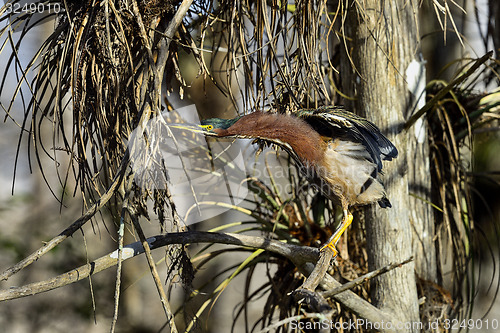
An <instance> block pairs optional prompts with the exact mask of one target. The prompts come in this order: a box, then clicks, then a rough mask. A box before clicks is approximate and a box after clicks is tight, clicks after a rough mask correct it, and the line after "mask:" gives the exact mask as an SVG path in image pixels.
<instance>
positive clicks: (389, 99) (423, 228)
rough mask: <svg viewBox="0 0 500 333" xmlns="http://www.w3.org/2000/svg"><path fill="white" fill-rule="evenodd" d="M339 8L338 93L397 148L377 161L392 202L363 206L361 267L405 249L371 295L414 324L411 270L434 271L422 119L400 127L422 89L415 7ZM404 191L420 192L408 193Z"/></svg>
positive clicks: (367, 0) (369, 2) (374, 3)
mask: <svg viewBox="0 0 500 333" xmlns="http://www.w3.org/2000/svg"><path fill="white" fill-rule="evenodd" d="M347 10H348V14H347V20H346V22H344V28H343V29H344V31H343V33H344V36H345V39H346V41H345V45H346V52H347V53H348V54H343V60H342V72H341V73H342V75H343V76H342V78H343V87H344V91H345V92H346V93H347V94H348V95H350V96H354V97H355V98H356V99H355V100H354V101H353V102H352V105H351V106H352V108H353V109H354V110H355V111H356V112H358V113H360V114H362V115H365V116H366V117H367V118H368V119H369V120H371V121H373V122H374V123H375V124H377V125H378V126H379V127H380V128H381V129H382V131H383V132H384V133H385V134H387V136H388V137H389V139H390V140H391V141H392V142H393V143H394V144H395V145H396V147H397V148H398V150H399V156H398V158H397V159H395V160H393V161H392V162H390V163H386V164H385V165H384V176H383V181H384V182H385V185H386V189H387V193H388V197H389V199H390V200H391V202H392V206H393V207H392V208H390V209H381V208H379V207H375V205H373V207H370V208H368V209H367V210H366V214H365V223H366V232H367V242H368V255H369V266H370V269H376V268H379V267H382V266H384V265H387V264H389V263H395V262H402V261H403V260H405V259H407V258H409V257H411V256H412V255H413V256H415V258H416V261H415V262H412V263H410V264H408V265H405V266H403V267H401V268H398V269H395V270H393V271H391V272H389V273H387V274H384V275H382V276H380V277H378V278H376V279H375V280H374V281H373V285H372V300H373V302H374V305H376V306H377V307H379V308H381V309H383V310H387V311H389V312H391V313H393V314H394V315H395V316H396V318H395V319H397V320H399V321H401V322H403V323H408V322H417V321H418V320H419V308H418V297H417V289H416V280H415V269H416V267H417V272H418V274H419V275H423V277H424V278H426V279H430V280H435V274H436V272H435V267H436V265H435V250H434V246H433V245H432V236H433V222H432V218H431V211H430V209H429V207H428V204H427V203H426V202H425V201H424V200H421V198H422V197H423V198H424V199H428V195H429V188H430V173H429V162H428V146H427V129H426V124H425V122H424V121H422V122H420V123H419V124H417V125H415V126H414V128H411V129H410V130H409V131H403V126H404V123H405V121H406V120H407V119H408V117H409V115H410V114H411V112H412V111H413V109H414V107H415V106H416V104H417V103H416V98H414V96H413V94H417V91H418V89H421V90H423V87H425V75H424V74H425V72H424V71H423V70H422V69H423V65H422V61H421V60H420V54H419V48H420V45H419V35H418V29H417V23H416V19H417V15H418V9H417V5H416V2H415V1H411V2H409V1H405V0H394V1H378V0H362V1H356V2H350V3H349V7H348V8H347ZM419 78H420V81H419ZM412 92H413V94H412ZM422 101H423V100H420V103H422ZM419 106H421V105H419ZM410 192H411V193H414V194H415V195H416V196H418V197H421V198H419V199H416V198H414V197H411V196H410ZM413 232H415V233H416V234H418V235H415V236H418V237H413V235H412V234H413ZM414 239H415V243H414V242H413V240H414ZM407 331H409V332H416V331H418V329H416V328H415V327H412V328H410V329H408V330H407Z"/></svg>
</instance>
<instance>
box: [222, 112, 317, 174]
mask: <svg viewBox="0 0 500 333" xmlns="http://www.w3.org/2000/svg"><path fill="white" fill-rule="evenodd" d="M213 131H214V132H216V133H217V135H218V136H219V137H225V136H237V137H244V138H256V139H268V140H271V141H274V140H275V142H278V143H279V142H283V143H287V144H288V145H290V147H291V148H292V149H293V152H294V153H295V154H296V155H297V157H298V158H299V159H300V160H301V162H302V163H304V164H309V165H314V164H318V163H319V161H320V159H321V157H322V150H323V149H322V148H323V145H324V143H323V140H322V139H321V136H320V135H319V134H318V133H317V132H316V131H315V130H314V129H313V128H312V127H311V126H310V125H309V124H307V123H306V122H305V121H303V120H302V119H299V118H297V117H294V116H289V115H284V114H277V113H267V112H253V113H250V114H248V115H246V116H243V117H241V118H239V119H238V120H237V121H236V122H235V123H234V124H232V125H231V126H230V127H228V128H227V129H223V128H222V129H221V128H215V129H214V130H213Z"/></svg>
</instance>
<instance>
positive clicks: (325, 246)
mask: <svg viewBox="0 0 500 333" xmlns="http://www.w3.org/2000/svg"><path fill="white" fill-rule="evenodd" d="M327 248H329V249H330V250H332V252H333V257H334V258H335V257H336V256H337V255H338V254H339V251H337V249H336V248H335V244H334V243H333V242H331V241H330V242H328V243H326V244H325V245H323V246H322V247H321V248H320V249H319V250H320V251H325V250H326V249H327Z"/></svg>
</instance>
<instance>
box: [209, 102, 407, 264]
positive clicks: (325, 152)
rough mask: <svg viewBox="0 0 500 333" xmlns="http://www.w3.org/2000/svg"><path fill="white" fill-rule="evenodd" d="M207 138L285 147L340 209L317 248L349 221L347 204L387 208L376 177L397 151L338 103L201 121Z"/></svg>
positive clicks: (332, 244)
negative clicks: (291, 111) (333, 227)
mask: <svg viewBox="0 0 500 333" xmlns="http://www.w3.org/2000/svg"><path fill="white" fill-rule="evenodd" d="M201 128H202V131H203V132H204V133H205V134H207V135H210V136H216V137H234V138H250V139H261V140H264V141H266V142H270V143H274V144H276V145H277V146H279V147H281V148H282V149H284V150H285V151H287V152H288V153H289V154H290V156H292V158H293V159H294V160H295V161H296V162H297V165H298V166H299V169H300V170H301V171H302V172H303V173H305V175H306V176H307V178H308V179H309V181H311V182H312V183H313V184H315V185H316V186H317V187H318V188H319V190H320V191H321V192H322V193H323V195H325V196H326V197H327V198H328V199H330V200H332V201H333V202H334V203H335V204H336V205H337V206H340V207H342V210H343V217H342V221H341V223H340V224H339V227H338V228H337V230H336V231H335V232H334V234H333V235H332V236H331V237H330V239H329V240H328V242H327V243H325V245H323V246H322V248H321V250H324V249H325V248H327V247H329V248H331V249H332V250H333V253H334V256H336V255H337V254H338V252H337V250H336V248H335V245H336V244H337V242H338V241H339V239H340V237H341V236H342V234H343V233H344V232H345V230H346V229H347V227H349V225H350V224H351V223H352V218H353V217H352V214H351V213H350V212H349V207H350V206H357V205H367V204H371V203H374V202H378V203H379V205H380V206H381V207H382V208H386V207H391V203H390V201H389V200H388V199H387V197H386V193H385V189H384V186H383V184H382V183H381V182H380V180H379V179H378V175H379V174H380V172H381V170H382V160H391V159H392V158H395V157H396V156H397V155H398V151H397V149H396V147H395V146H394V145H393V144H392V143H391V142H390V141H389V140H388V139H387V138H386V137H385V136H384V135H383V134H382V133H380V130H379V129H378V127H377V126H375V125H374V124H373V123H371V122H369V121H368V120H366V119H365V118H362V117H359V116H357V115H355V114H353V113H351V112H348V111H346V110H345V109H344V108H342V107H339V106H326V107H320V108H318V109H303V110H299V111H297V112H296V113H295V114H293V115H286V114H277V113H269V112H253V113H250V114H248V115H245V116H239V117H236V118H233V119H219V118H212V119H207V120H203V121H202V122H201Z"/></svg>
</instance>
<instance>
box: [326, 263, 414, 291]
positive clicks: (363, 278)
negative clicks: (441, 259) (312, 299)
mask: <svg viewBox="0 0 500 333" xmlns="http://www.w3.org/2000/svg"><path fill="white" fill-rule="evenodd" d="M412 260H413V257H410V258H408V259H406V260H405V261H403V262H400V263H396V264H389V265H387V266H385V267H382V268H379V269H376V270H374V271H371V272H369V273H366V274H365V275H362V276H360V277H358V278H356V279H354V280H352V281H350V282H347V283H344V284H343V285H342V286H340V287H337V288H334V289H332V290H327V291H324V292H322V293H320V295H321V296H323V297H325V298H329V297H333V296H335V295H337V294H340V293H342V292H344V291H346V290H349V289H352V288H354V287H356V286H359V285H360V284H362V283H365V282H366V281H368V280H370V279H373V278H374V277H377V276H379V275H382V274H384V273H387V272H389V271H391V270H393V269H394V268H397V267H401V266H403V265H405V264H407V263H409V262H410V261H412Z"/></svg>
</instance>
